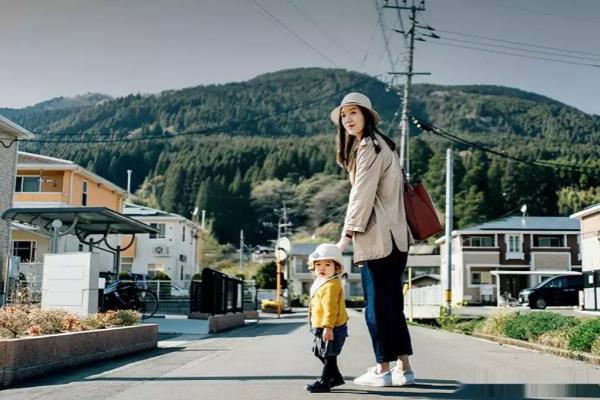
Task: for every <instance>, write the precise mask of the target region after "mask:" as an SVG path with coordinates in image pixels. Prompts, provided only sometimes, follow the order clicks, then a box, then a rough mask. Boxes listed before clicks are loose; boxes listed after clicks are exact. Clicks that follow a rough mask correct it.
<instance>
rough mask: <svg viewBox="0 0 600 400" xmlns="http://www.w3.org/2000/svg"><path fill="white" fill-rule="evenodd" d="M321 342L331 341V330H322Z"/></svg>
mask: <svg viewBox="0 0 600 400" xmlns="http://www.w3.org/2000/svg"><path fill="white" fill-rule="evenodd" d="M323 340H325V341H326V342H329V341H331V340H333V329H331V328H323Z"/></svg>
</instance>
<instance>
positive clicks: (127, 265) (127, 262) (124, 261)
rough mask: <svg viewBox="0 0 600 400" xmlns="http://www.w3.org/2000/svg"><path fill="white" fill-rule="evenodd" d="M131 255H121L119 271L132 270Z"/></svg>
mask: <svg viewBox="0 0 600 400" xmlns="http://www.w3.org/2000/svg"><path fill="white" fill-rule="evenodd" d="M132 270H133V257H121V272H132Z"/></svg>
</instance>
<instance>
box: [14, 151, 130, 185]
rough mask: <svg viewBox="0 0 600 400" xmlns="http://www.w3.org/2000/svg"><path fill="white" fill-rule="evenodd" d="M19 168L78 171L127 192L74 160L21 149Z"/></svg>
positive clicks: (18, 159)
mask: <svg viewBox="0 0 600 400" xmlns="http://www.w3.org/2000/svg"><path fill="white" fill-rule="evenodd" d="M18 170H46V171H77V173H78V174H81V175H82V176H84V177H85V178H87V179H90V180H92V181H94V182H97V183H101V184H103V185H104V186H106V187H107V188H109V189H110V190H114V191H115V192H117V193H120V194H122V195H126V194H127V191H126V190H125V189H123V188H121V187H119V186H117V185H115V184H114V183H112V182H111V181H109V180H108V179H105V178H103V177H101V176H100V175H96V174H95V173H93V172H91V171H89V170H87V169H85V168H83V167H82V166H80V165H78V164H75V163H74V162H73V161H70V160H63V159H62V158H55V157H50V156H44V155H41V154H34V153H27V152H25V151H19V153H18V156H17V171H18Z"/></svg>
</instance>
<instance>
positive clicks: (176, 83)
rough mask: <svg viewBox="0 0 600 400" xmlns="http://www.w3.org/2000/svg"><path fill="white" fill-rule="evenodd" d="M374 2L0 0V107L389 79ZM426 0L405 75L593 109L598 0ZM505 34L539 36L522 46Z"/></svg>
mask: <svg viewBox="0 0 600 400" xmlns="http://www.w3.org/2000/svg"><path fill="white" fill-rule="evenodd" d="M401 1H402V0H400V2H401ZM408 1H409V3H410V1H411V0H408ZM377 2H378V3H379V4H380V5H383V3H384V0H103V1H99V0H53V1H46V0H19V1H13V0H0V10H2V13H1V15H0V54H1V55H2V62H1V63H0V107H12V108H21V107H25V106H29V105H33V104H35V103H38V102H40V101H44V100H48V99H50V98H53V97H57V96H74V95H77V94H84V93H87V92H98V93H105V94H109V95H112V96H124V95H127V94H130V93H158V92H160V91H162V90H170V89H179V88H184V87H190V86H196V85H204V84H213V83H227V82H235V81H243V80H247V79H251V78H253V77H255V76H257V75H260V74H263V73H267V72H273V71H277V70H281V69H287V68H297V67H333V68H345V69H350V70H355V71H359V72H364V73H367V74H369V75H373V76H378V77H380V79H382V80H389V79H390V76H389V75H388V74H387V73H388V72H390V71H402V70H404V68H405V63H404V60H405V59H406V54H407V53H406V47H405V44H404V40H403V36H402V35H400V34H398V33H394V32H393V31H392V29H393V28H396V29H400V25H399V21H398V16H397V13H396V11H395V10H391V9H384V10H382V11H381V16H382V19H383V27H384V28H383V29H384V31H385V35H386V36H387V37H388V42H389V49H390V54H391V57H390V56H389V55H388V52H387V51H386V46H385V41H384V39H383V34H382V28H381V25H380V24H379V23H378V11H377V8H376V3H377ZM394 2H395V0H390V1H389V3H390V4H393V3H394ZM425 6H426V9H427V10H426V11H425V12H423V13H421V14H420V15H419V17H418V20H419V21H420V23H421V24H422V25H430V26H432V27H433V28H434V29H436V31H435V33H436V34H437V35H439V36H441V37H442V39H437V40H436V39H431V38H426V39H427V41H426V42H421V41H418V42H416V50H415V71H416V72H430V73H431V75H430V76H418V77H415V80H414V82H416V83H439V84H449V85H454V84H495V85H504V86H509V87H515V88H519V89H523V90H527V91H531V92H536V93H539V94H542V95H545V96H548V97H551V98H554V99H556V100H559V101H561V102H563V103H566V104H568V105H571V106H574V107H577V108H579V109H580V110H583V111H585V112H587V113H593V114H599V115H600V98H599V96H598V92H599V89H600V41H599V40H598V38H599V37H600V1H598V0H569V1H565V0H561V1H559V0H427V1H426V4H425ZM403 21H404V25H405V26H406V25H407V24H408V23H409V21H408V18H407V15H404V16H403ZM421 32H422V33H421V34H424V33H427V31H424V30H422V31H421ZM467 35H471V36H467ZM473 35H474V36H479V37H474V36H473ZM482 37H486V38H492V39H496V40H487V39H483V38H482ZM499 40H503V41H499ZM467 41H468V42H467ZM472 42H475V43H472ZM511 42H521V43H527V44H533V45H536V46H544V47H530V46H528V47H526V49H527V50H526V51H524V52H523V51H519V50H515V48H521V49H522V48H523V47H522V46H521V45H519V44H516V43H511ZM482 43H487V44H493V45H495V46H496V47H489V46H485V45H484V44H482ZM456 46H462V47H456ZM465 46H468V47H476V48H480V49H481V48H483V49H487V50H491V51H492V52H489V51H488V52H484V51H481V50H474V49H466V48H464V47H465ZM498 46H505V47H498ZM534 51H536V52H545V53H536V52H534ZM567 51H568V52H567ZM495 52H509V53H518V54H522V55H527V56H534V57H542V58H550V59H558V60H562V61H566V62H554V61H549V60H539V59H530V58H525V57H518V56H513V55H508V54H499V53H495ZM546 53H549V54H546ZM565 55H568V56H570V57H564V56H565ZM572 63H581V64H588V65H578V64H572ZM392 65H393V66H392ZM594 65H597V66H594ZM398 82H400V81H398Z"/></svg>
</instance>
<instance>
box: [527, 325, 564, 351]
mask: <svg viewBox="0 0 600 400" xmlns="http://www.w3.org/2000/svg"><path fill="white" fill-rule="evenodd" d="M571 332H572V329H565V328H563V329H556V330H553V331H549V332H545V333H542V334H541V335H540V336H538V337H537V338H536V339H535V341H536V342H537V343H539V344H543V345H544V346H550V347H557V348H559V349H565V350H566V349H567V348H568V347H569V340H570V339H571V335H572V334H571Z"/></svg>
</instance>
